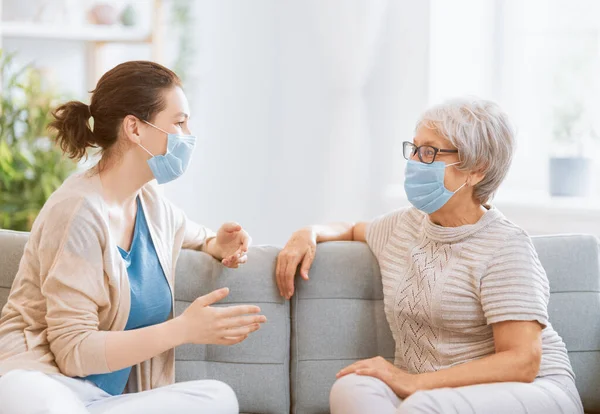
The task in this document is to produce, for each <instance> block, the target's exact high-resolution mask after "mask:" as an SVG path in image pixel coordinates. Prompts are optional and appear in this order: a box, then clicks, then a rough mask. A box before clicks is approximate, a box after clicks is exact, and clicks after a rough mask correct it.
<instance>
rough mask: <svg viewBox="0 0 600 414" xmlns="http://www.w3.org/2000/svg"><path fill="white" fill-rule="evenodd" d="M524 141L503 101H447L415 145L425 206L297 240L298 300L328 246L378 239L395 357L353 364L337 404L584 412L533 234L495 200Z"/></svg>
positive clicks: (287, 265) (288, 255) (286, 269)
mask: <svg viewBox="0 0 600 414" xmlns="http://www.w3.org/2000/svg"><path fill="white" fill-rule="evenodd" d="M513 150H514V131H513V129H512V127H511V126H510V123H509V120H508V118H507V116H506V114H505V113H504V112H503V111H502V110H501V109H500V108H499V107H498V105H496V104H494V103H492V102H489V101H485V100H473V99H459V100H453V101H450V102H447V103H444V104H442V105H438V106H435V107H433V108H431V109H429V110H428V111H426V112H425V113H424V114H423V115H422V117H421V119H420V120H419V122H418V124H417V129H416V136H415V137H414V140H413V142H405V143H404V157H405V158H406V159H407V160H408V162H407V165H406V178H405V183H404V187H405V190H406V195H407V197H408V200H409V201H410V203H411V204H412V205H413V207H412V208H407V209H401V210H398V211H393V212H391V213H389V214H386V215H384V216H382V217H379V218H377V219H375V220H374V221H372V222H370V223H357V224H350V223H339V224H335V225H328V226H311V227H307V228H304V229H301V230H299V231H297V232H296V233H294V235H293V236H292V238H291V239H290V240H289V242H288V243H287V245H286V246H285V248H284V250H283V251H282V252H281V254H280V256H279V259H278V263H277V282H278V286H279V289H280V292H281V294H282V295H283V296H284V297H286V298H290V297H291V296H292V295H293V293H294V286H293V280H294V274H295V272H296V269H297V267H298V266H299V265H300V274H301V276H302V277H303V278H304V279H307V280H308V271H309V268H310V265H311V263H312V260H313V258H314V255H315V251H316V244H317V243H319V242H324V241H332V240H355V241H363V242H366V243H367V244H368V245H369V247H370V248H371V250H372V251H373V254H374V255H375V257H376V258H377V260H378V262H379V266H380V269H381V274H382V283H383V292H384V302H385V312H386V317H387V321H388V323H389V325H390V328H391V331H392V333H393V336H394V340H395V342H396V358H395V363H394V364H393V365H392V364H390V363H389V362H387V361H386V360H384V359H383V358H380V357H377V358H373V359H368V360H364V361H358V362H356V363H354V364H352V365H350V366H348V367H346V368H344V369H342V370H341V371H340V372H339V373H338V380H337V382H336V383H335V384H334V386H333V388H332V390H331V394H330V403H331V412H332V413H334V414H335V413H344V414H352V413H378V414H385V413H477V414H479V413H507V414H508V413H510V414H515V413H528V414H533V413H544V414H549V413H564V414H566V413H569V414H570V413H582V412H583V408H582V405H581V400H580V398H579V395H578V393H577V389H576V388H575V383H574V375H573V371H572V369H571V366H570V363H569V358H568V356H567V350H566V348H565V345H564V343H563V341H562V340H561V338H560V337H559V336H558V334H557V333H556V332H555V331H554V329H553V328H552V326H551V325H550V323H549V321H548V309H547V306H548V298H549V288H548V279H547V277H546V274H545V272H544V269H543V268H542V266H541V264H540V262H539V260H538V257H537V254H536V251H535V249H534V247H533V245H532V243H531V239H530V238H529V236H528V235H527V234H526V233H525V232H524V231H523V230H522V229H520V228H519V227H517V226H516V225H514V224H513V223H511V222H510V221H509V220H507V219H506V218H505V217H504V216H503V215H502V213H500V211H498V210H497V209H495V208H494V207H492V206H490V205H489V204H488V202H489V201H490V200H491V199H492V197H493V195H494V193H495V192H496V190H497V189H498V187H499V186H500V184H501V183H502V181H503V180H504V178H505V176H506V173H507V171H508V168H509V166H510V163H511V160H512V156H513Z"/></svg>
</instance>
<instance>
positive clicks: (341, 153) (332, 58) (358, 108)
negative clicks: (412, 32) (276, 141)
mask: <svg viewBox="0 0 600 414" xmlns="http://www.w3.org/2000/svg"><path fill="white" fill-rule="evenodd" d="M306 4H307V7H308V8H309V11H310V13H309V16H310V18H311V19H312V20H313V22H312V24H311V26H312V25H314V26H313V27H314V28H315V30H316V31H317V36H318V38H319V39H320V46H321V48H322V50H321V52H322V64H323V65H324V67H325V72H326V74H327V77H328V81H329V92H330V94H331V104H332V106H333V107H332V108H331V114H332V116H331V118H330V124H329V131H327V138H326V145H323V147H324V148H326V149H327V150H328V156H327V157H326V160H327V165H326V166H325V168H324V175H323V176H324V178H325V180H324V182H323V185H324V186H325V191H324V194H325V197H326V199H325V200H323V205H324V206H325V209H324V211H323V213H322V214H323V215H324V216H323V219H324V220H335V219H338V220H339V219H347V220H348V219H350V220H356V219H359V218H361V217H362V216H363V215H364V213H365V209H366V206H367V205H368V200H366V199H365V198H367V197H369V196H370V192H369V188H368V183H369V181H370V165H371V157H370V151H369V149H370V143H369V124H368V118H367V117H368V114H367V108H366V104H365V99H364V89H365V85H366V82H367V81H368V79H369V74H370V71H371V68H372V65H373V61H374V59H375V56H376V52H377V50H378V45H379V44H380V39H381V37H380V35H381V33H382V31H383V26H384V22H385V21H386V19H385V18H384V17H385V13H386V9H387V7H388V0H347V1H344V2H343V3H340V2H338V1H334V0H327V1H323V0H309V1H307V2H306Z"/></svg>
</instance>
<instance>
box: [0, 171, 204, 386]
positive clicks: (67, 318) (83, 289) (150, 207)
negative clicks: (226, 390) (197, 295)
mask: <svg viewBox="0 0 600 414" xmlns="http://www.w3.org/2000/svg"><path fill="white" fill-rule="evenodd" d="M139 197H140V199H141V202H142V207H143V209H144V213H145V215H146V218H147V220H148V226H149V228H150V234H151V236H152V241H153V242H154V245H155V248H156V252H157V254H158V258H159V261H160V263H161V265H162V268H163V270H164V272H165V275H166V277H167V280H168V282H169V286H170V288H171V293H172V297H174V294H173V293H174V290H173V285H174V277H175V264H176V262H177V257H178V256H179V253H180V251H181V249H182V248H194V249H199V248H200V246H201V245H202V244H203V243H204V241H205V240H206V238H207V237H210V236H212V235H213V234H212V233H211V232H210V231H209V230H208V229H206V228H204V227H201V226H198V225H196V224H194V223H193V222H191V221H189V220H187V218H186V216H185V214H183V212H181V211H180V210H178V209H176V208H175V207H173V206H172V205H171V204H170V203H169V202H168V201H167V200H166V199H164V198H163V197H162V195H161V194H160V193H159V192H158V191H157V189H156V187H155V185H154V184H148V185H146V186H144V187H143V188H142V189H141V191H140V193H139ZM129 291H130V288H129V278H128V276H127V270H126V267H125V263H124V261H123V260H122V259H121V256H120V254H119V251H118V249H117V245H116V241H115V240H114V239H113V238H112V237H111V235H110V232H109V223H108V213H107V207H106V205H105V203H104V200H103V197H102V183H101V181H100V178H99V176H98V174H93V173H92V172H87V173H84V174H80V175H74V176H72V177H70V178H69V179H68V180H66V181H65V183H64V184H63V185H62V186H61V187H60V188H59V189H58V190H57V191H56V192H55V193H54V194H52V196H51V197H50V199H49V200H48V201H47V202H46V204H45V205H44V207H43V208H42V211H41V212H40V214H39V216H38V218H37V219H36V221H35V223H34V225H33V229H32V231H31V235H30V237H29V240H28V242H27V245H26V246H25V251H24V253H23V258H22V259H21V263H20V266H19V271H18V273H17V275H16V278H15V281H14V283H13V286H12V289H11V292H10V296H9V298H8V302H7V304H6V306H5V307H4V309H3V310H2V316H1V319H0V375H3V374H5V373H6V372H8V371H10V370H13V369H30V370H37V371H42V372H45V373H63V374H65V375H68V376H71V377H84V376H87V375H90V374H100V373H106V372H109V368H108V365H107V361H106V352H105V351H106V349H105V347H106V337H107V335H108V333H109V331H121V330H123V329H124V328H125V324H126V323H127V318H128V317H129V310H130V295H129ZM172 315H173V312H171V317H172ZM135 368H136V369H133V370H132V375H131V377H130V381H129V384H128V388H127V389H128V391H144V390H148V389H153V388H157V387H160V386H163V385H167V384H171V383H173V382H174V378H175V374H174V352H173V350H170V351H167V352H165V353H163V354H161V355H158V356H156V357H154V358H152V359H151V360H149V361H145V362H143V363H141V364H139V365H137V367H135Z"/></svg>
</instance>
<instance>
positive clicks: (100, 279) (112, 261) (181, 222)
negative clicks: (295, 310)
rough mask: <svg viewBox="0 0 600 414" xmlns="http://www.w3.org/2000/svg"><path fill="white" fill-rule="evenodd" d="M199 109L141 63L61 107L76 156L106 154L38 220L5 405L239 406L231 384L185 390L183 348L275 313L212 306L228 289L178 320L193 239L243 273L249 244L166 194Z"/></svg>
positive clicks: (18, 303) (17, 285) (4, 382)
mask: <svg viewBox="0 0 600 414" xmlns="http://www.w3.org/2000/svg"><path fill="white" fill-rule="evenodd" d="M189 114H190V111H189V108H188V103H187V100H186V97H185V94H184V92H183V90H182V89H181V83H180V81H179V79H178V77H177V76H176V75H175V74H174V73H173V72H172V71H170V70H169V69H167V68H165V67H163V66H161V65H158V64H156V63H152V62H143V61H138V62H127V63H123V64H121V65H119V66H117V67H115V68H114V69H112V70H110V71H109V72H107V73H106V74H105V75H104V76H102V78H101V79H100V81H99V82H98V85H97V87H96V89H95V90H94V91H93V93H92V99H91V104H90V105H89V106H88V105H86V104H84V103H81V102H76V101H72V102H68V103H66V104H64V105H62V106H60V107H59V108H58V109H57V110H56V111H55V113H54V117H55V120H54V122H53V123H52V125H51V126H52V127H53V128H54V129H55V130H56V131H57V141H58V143H59V144H60V146H61V148H62V149H63V151H64V152H65V153H66V154H68V155H69V156H70V157H72V158H74V159H76V160H78V159H81V158H82V157H83V156H85V154H86V150H87V148H89V147H99V148H100V149H101V152H102V157H101V160H100V161H99V163H98V164H97V165H96V166H95V167H93V168H92V169H90V170H89V171H87V172H85V173H82V174H79V175H74V176H72V177H71V178H69V179H68V180H67V181H65V183H64V184H63V185H62V186H61V187H60V188H59V189H58V190H57V191H56V192H55V193H54V194H53V195H52V196H51V197H50V199H49V200H48V202H47V203H46V205H45V206H44V208H43V209H42V211H41V212H40V215H39V217H38V218H37V220H36V221H35V223H34V225H33V229H32V231H31V235H30V238H29V241H28V243H27V246H26V248H25V251H24V255H23V258H22V260H21V264H20V267H19V271H18V274H17V276H16V279H15V282H14V284H13V287H12V290H11V293H10V297H9V299H8V303H7V305H6V306H5V308H4V309H3V312H2V317H1V319H0V376H1V377H0V401H2V403H1V404H0V414H5V413H6V414H8V413H10V414H14V413H17V412H18V413H23V414H27V413H41V412H43V413H77V414H79V413H88V412H92V413H104V412H110V413H113V414H117V413H128V414H132V413H144V414H152V413H157V414H158V413H161V414H162V413H165V412H169V411H172V412H177V413H180V414H184V413H203V414H208V413H237V412H238V404H237V400H236V397H235V394H234V392H233V391H232V390H231V388H229V387H228V386H227V385H225V384H223V383H220V382H218V381H210V380H207V381H192V382H188V383H179V384H175V385H173V382H174V357H173V355H174V353H173V348H174V347H176V346H178V345H181V344H184V343H194V344H221V345H232V344H236V343H239V342H241V341H243V340H244V339H246V338H247V337H248V335H249V334H250V333H252V332H254V331H256V330H257V329H259V326H260V324H261V323H263V322H265V320H266V319H265V317H264V316H262V315H258V313H259V312H260V309H259V308H258V307H256V306H232V307H227V308H214V307H211V306H210V305H212V304H213V303H215V302H217V301H219V300H221V299H223V298H224V297H225V296H227V294H228V290H227V289H220V290H217V291H214V292H212V293H210V294H208V295H206V296H203V297H200V298H198V299H197V300H196V301H195V302H194V303H192V304H191V305H190V307H189V308H188V309H187V310H186V311H185V312H184V313H183V314H182V315H181V316H178V317H176V318H173V305H174V298H173V285H174V276H175V265H176V263H177V258H178V256H179V253H180V250H181V249H182V248H192V249H196V250H200V251H203V252H206V253H208V254H210V255H211V256H213V257H214V258H216V259H217V260H220V261H221V262H222V263H223V264H224V265H225V266H227V267H232V268H235V267H238V266H239V265H241V264H243V263H244V262H245V261H246V260H247V256H246V251H247V249H248V245H249V243H250V237H249V236H248V234H247V233H246V232H245V231H244V230H243V229H242V228H241V227H240V226H239V225H238V224H235V223H227V224H224V225H223V226H222V227H221V228H220V229H219V231H218V232H217V233H216V234H214V233H212V232H211V231H210V230H208V229H206V228H204V227H201V226H199V225H197V224H195V223H193V222H191V221H190V220H188V219H187V218H186V217H185V215H184V214H183V213H182V212H181V211H180V210H178V209H176V208H175V207H173V206H172V205H171V204H170V203H169V202H168V201H167V200H165V199H164V198H163V197H162V195H161V193H160V192H159V191H157V188H156V185H155V184H154V182H153V179H156V181H157V182H158V183H159V184H162V183H166V182H168V181H171V180H174V179H176V178H177V177H179V176H181V175H182V174H183V173H184V171H185V169H186V168H187V166H188V164H189V162H190V159H191V155H192V151H193V149H194V146H195V138H194V137H193V136H191V135H190V131H189V129H188V118H189ZM90 119H92V120H93V122H92V123H90ZM91 125H93V127H92V126H91ZM207 202H210V200H207ZM125 390H127V391H129V392H131V393H126V394H124V391H125ZM136 391H137V392H136Z"/></svg>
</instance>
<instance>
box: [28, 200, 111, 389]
mask: <svg viewBox="0 0 600 414" xmlns="http://www.w3.org/2000/svg"><path fill="white" fill-rule="evenodd" d="M84 205H85V200H83V199H82V200H66V201H65V202H64V203H60V204H57V205H55V206H54V207H53V208H52V210H51V211H50V213H49V214H48V215H47V216H46V219H45V223H44V228H43V230H42V232H41V236H40V240H39V245H38V252H39V258H40V270H41V291H42V294H43V295H44V297H45V298H46V324H47V335H48V343H49V344H50V350H51V351H52V353H53V354H54V358H55V361H56V364H57V365H58V368H59V369H60V370H61V371H62V373H64V374H65V375H68V376H71V377H75V376H79V377H84V376H87V375H91V374H100V373H105V372H108V371H109V368H108V364H107V361H106V352H105V351H106V336H107V334H108V332H106V331H100V330H99V328H98V326H99V318H98V312H99V309H101V308H104V307H107V306H109V305H110V303H109V300H110V299H109V295H108V282H107V280H105V275H104V264H103V247H102V246H104V245H105V244H106V240H105V233H104V231H102V229H101V224H100V223H102V217H100V215H99V214H96V215H95V213H94V212H93V210H91V209H86V208H85V206H84Z"/></svg>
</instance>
